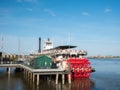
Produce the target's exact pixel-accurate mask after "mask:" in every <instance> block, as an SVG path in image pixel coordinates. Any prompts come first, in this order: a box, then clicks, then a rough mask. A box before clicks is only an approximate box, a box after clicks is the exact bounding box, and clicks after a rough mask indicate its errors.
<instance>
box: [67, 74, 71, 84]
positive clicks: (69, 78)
mask: <svg viewBox="0 0 120 90" xmlns="http://www.w3.org/2000/svg"><path fill="white" fill-rule="evenodd" d="M68 83H69V84H71V75H70V74H68Z"/></svg>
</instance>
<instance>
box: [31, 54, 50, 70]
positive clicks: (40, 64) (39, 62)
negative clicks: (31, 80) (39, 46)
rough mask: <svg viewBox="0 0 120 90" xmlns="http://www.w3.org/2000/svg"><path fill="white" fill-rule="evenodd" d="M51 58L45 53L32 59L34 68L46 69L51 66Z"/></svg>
mask: <svg viewBox="0 0 120 90" xmlns="http://www.w3.org/2000/svg"><path fill="white" fill-rule="evenodd" d="M51 65H52V59H51V58H50V57H48V56H46V55H43V56H39V57H37V58H35V59H34V65H33V66H34V68H35V69H47V68H51Z"/></svg>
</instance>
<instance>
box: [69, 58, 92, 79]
mask: <svg viewBox="0 0 120 90" xmlns="http://www.w3.org/2000/svg"><path fill="white" fill-rule="evenodd" d="M67 63H70V67H71V69H72V74H71V77H72V78H89V77H90V73H91V72H92V68H91V66H90V62H89V60H88V59H86V58H69V59H68V60H67Z"/></svg>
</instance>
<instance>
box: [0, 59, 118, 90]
mask: <svg viewBox="0 0 120 90" xmlns="http://www.w3.org/2000/svg"><path fill="white" fill-rule="evenodd" d="M90 62H91V65H92V67H94V68H95V69H96V72H94V73H92V74H91V77H90V78H89V79H76V80H72V84H71V85H69V84H67V82H66V83H65V85H62V84H61V82H59V84H58V85H55V83H54V81H48V80H43V79H42V80H40V85H39V86H38V87H37V86H36V85H35V84H33V83H31V81H28V80H26V79H25V78H24V77H23V73H20V72H19V73H15V72H14V68H13V69H12V71H11V72H12V73H11V74H10V75H8V74H7V73H6V68H0V90H120V59H90Z"/></svg>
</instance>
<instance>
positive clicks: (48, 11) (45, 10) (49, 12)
mask: <svg viewBox="0 0 120 90" xmlns="http://www.w3.org/2000/svg"><path fill="white" fill-rule="evenodd" d="M44 12H47V13H48V14H50V15H51V16H53V17H54V16H56V14H55V13H54V12H53V11H52V10H51V9H44Z"/></svg>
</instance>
